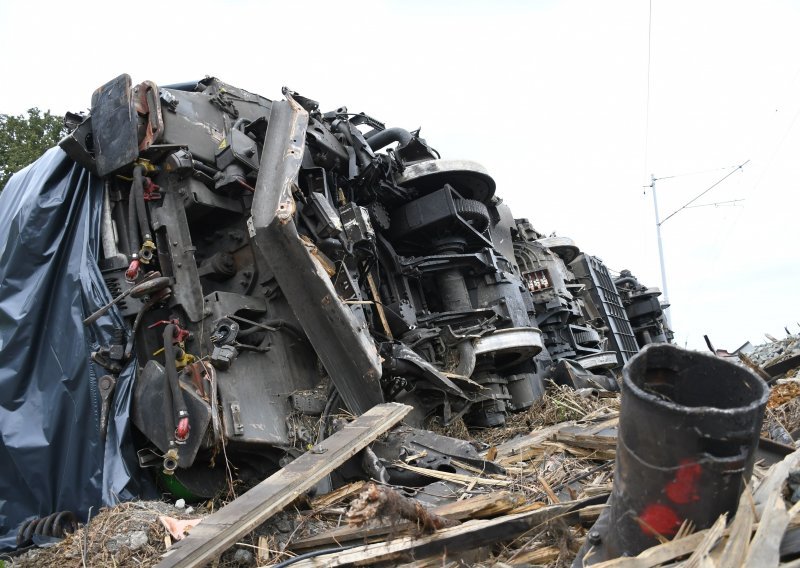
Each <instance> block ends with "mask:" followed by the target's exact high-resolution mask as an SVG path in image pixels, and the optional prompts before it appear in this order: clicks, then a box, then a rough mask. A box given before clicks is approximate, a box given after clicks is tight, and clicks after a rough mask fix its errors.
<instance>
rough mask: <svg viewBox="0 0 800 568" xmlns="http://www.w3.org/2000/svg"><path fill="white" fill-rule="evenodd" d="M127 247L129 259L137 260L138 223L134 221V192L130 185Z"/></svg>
mask: <svg viewBox="0 0 800 568" xmlns="http://www.w3.org/2000/svg"><path fill="white" fill-rule="evenodd" d="M128 241H129V243H128V246H129V247H130V256H131V259H134V258H139V247H140V246H141V243H140V241H139V223H138V222H137V221H136V192H135V191H134V190H133V184H131V192H130V195H129V196H128Z"/></svg>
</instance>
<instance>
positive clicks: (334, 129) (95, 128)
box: [61, 75, 667, 488]
mask: <svg viewBox="0 0 800 568" xmlns="http://www.w3.org/2000/svg"><path fill="white" fill-rule="evenodd" d="M283 94H284V97H285V100H281V101H270V100H268V99H266V98H264V97H261V96H259V95H255V94H252V93H249V92H247V91H244V90H242V89H239V88H236V87H233V86H230V85H227V84H225V83H223V82H221V81H219V80H217V79H215V78H206V79H204V80H202V81H200V82H199V83H197V84H194V83H192V84H187V85H176V86H171V87H163V88H159V87H158V86H157V85H155V84H154V83H152V82H149V81H147V82H143V83H141V84H139V85H133V84H132V82H131V79H130V77H129V76H127V75H121V76H120V77H117V78H116V79H114V80H113V81H110V82H109V83H107V84H106V85H103V86H102V87H100V88H99V89H98V90H97V91H96V92H95V93H94V96H93V98H92V108H91V114H90V115H89V116H86V117H83V116H77V115H71V116H70V117H68V118H71V119H72V121H73V122H74V124H73V126H74V130H73V131H72V133H71V134H70V135H69V136H68V137H67V138H65V140H64V141H62V143H61V146H62V148H63V149H64V150H65V151H66V152H67V153H68V154H69V155H70V157H72V158H73V159H74V160H76V161H77V162H79V163H81V164H82V165H84V166H85V167H87V168H88V169H89V170H90V171H92V172H93V173H95V174H97V175H98V176H101V177H103V179H104V180H105V184H106V194H105V203H104V209H103V212H102V220H103V223H102V260H101V268H102V269H103V272H104V277H105V281H106V284H107V285H108V288H109V290H110V291H111V292H112V295H114V296H123V297H122V298H120V299H119V301H118V302H117V307H118V308H119V310H120V313H121V314H122V316H123V317H124V318H125V319H126V321H127V324H128V325H127V329H124V330H123V329H120V335H119V342H118V344H116V345H108V346H106V347H104V348H102V349H100V350H99V351H98V352H96V353H94V354H93V358H94V360H95V361H96V362H98V363H100V364H102V365H103V366H104V367H106V368H107V369H108V371H109V375H108V377H107V380H105V381H101V390H102V386H103V385H105V388H106V390H109V391H110V390H113V387H114V374H115V373H118V372H119V371H120V370H121V369H122V368H123V367H124V366H125V365H126V364H128V362H129V361H130V360H131V359H132V358H135V360H136V362H137V365H138V379H137V381H136V385H135V392H134V400H133V409H132V416H133V421H134V423H135V425H136V426H137V428H138V429H139V430H140V431H141V432H142V433H143V434H144V437H145V438H146V440H147V442H146V444H145V445H147V446H150V447H154V451H153V453H152V454H148V452H147V451H146V449H144V450H142V451H141V452H140V460H141V461H142V462H143V463H146V462H148V461H150V458H152V457H153V456H156V455H157V456H159V457H158V460H159V465H162V462H161V461H160V460H161V459H162V458H163V469H164V470H165V471H166V472H168V473H175V474H180V476H182V478H181V480H180V481H181V482H182V483H184V484H188V485H191V486H192V487H194V488H197V487H199V486H202V485H204V483H206V482H208V483H210V484H211V485H214V483H216V482H219V480H221V479H224V474H223V470H222V467H224V466H222V465H220V464H221V462H222V461H224V460H216V461H215V459H214V458H215V456H216V455H217V453H218V452H219V451H220V450H221V449H225V451H226V455H227V458H228V459H230V460H232V461H235V462H236V464H237V467H238V472H239V475H240V476H246V475H247V474H248V472H249V473H251V474H252V475H253V477H255V478H259V479H260V478H262V477H263V476H264V474H265V473H266V472H267V471H270V470H273V469H274V468H275V467H276V466H277V465H278V464H281V463H283V462H282V460H283V458H284V456H286V455H287V453H288V454H290V455H297V454H298V453H300V452H301V450H302V449H303V448H305V447H307V446H308V445H309V444H312V443H314V442H315V441H319V437H320V436H321V435H324V433H325V432H324V429H323V432H322V433H317V432H315V431H313V429H310V428H308V427H307V426H304V424H307V422H304V420H303V417H304V416H308V417H313V420H314V421H317V420H318V417H321V418H322V423H323V424H324V425H326V426H327V425H328V423H329V421H330V417H331V415H332V414H333V412H334V411H336V410H337V409H338V408H339V407H340V406H341V407H342V408H345V409H347V410H349V411H350V412H352V413H354V414H362V413H364V412H365V411H367V410H368V409H370V408H371V407H373V406H374V405H376V404H379V403H381V402H384V401H399V402H404V403H407V404H410V405H412V406H414V408H415V412H414V415H413V416H412V417H411V418H410V419H409V420H410V421H411V423H412V424H414V425H417V426H422V425H423V424H424V419H425V418H426V417H429V416H431V415H439V416H441V417H442V420H443V421H444V422H445V423H447V422H450V421H452V420H453V419H455V418H457V417H463V418H464V419H465V421H466V422H467V424H468V425H470V426H477V427H487V426H498V425H502V424H503V423H504V421H505V416H506V413H508V412H511V411H520V410H524V409H526V408H528V407H530V406H531V405H532V404H533V402H534V401H535V400H536V399H537V398H539V397H540V396H541V394H542V393H543V391H544V387H543V380H544V379H545V378H550V377H558V376H563V375H564V374H565V373H566V376H567V377H568V379H567V380H568V381H570V382H571V383H572V384H576V385H577V384H578V383H580V384H584V383H585V382H586V380H588V384H590V385H595V386H596V385H598V384H599V385H600V386H603V385H605V386H606V387H616V380H615V379H614V374H613V372H614V371H615V370H618V369H619V368H620V367H621V366H622V365H623V364H624V363H625V362H627V360H628V359H629V358H630V357H631V356H632V355H633V354H635V353H636V352H637V351H638V345H637V342H636V339H639V343H640V344H643V343H648V342H650V341H664V340H666V339H667V335H666V334H665V333H663V326H662V327H660V328H659V329H661V330H662V332H661V333H657V332H654V331H652V330H651V328H652V325H651V323H650V321H649V320H647V317H649V314H651V313H654V312H655V307H654V306H653V301H654V298H655V296H653V295H652V294H650V293H649V292H648V293H645V294H640V293H639V292H638V291H634V292H632V293H629V292H627V288H624V290H626V291H625V292H624V294H625V295H624V298H625V299H624V300H621V298H620V296H619V294H618V292H617V287H616V286H615V285H614V282H613V281H612V280H611V278H610V276H609V274H608V270H607V269H606V268H605V266H604V265H603V264H602V262H601V261H599V259H597V258H595V257H592V256H589V255H585V254H582V253H580V251H579V250H578V248H577V247H576V246H575V245H574V243H572V242H571V241H570V240H569V239H564V238H558V237H548V238H545V237H544V236H543V235H541V234H539V233H537V232H536V231H535V230H534V229H533V228H532V227H531V226H530V224H529V223H528V222H527V221H525V220H518V221H515V220H514V218H513V215H512V214H511V211H510V210H509V209H508V207H507V206H505V205H504V204H503V203H502V201H501V200H500V199H498V198H497V197H496V196H495V183H494V181H493V179H492V178H491V177H490V176H489V174H488V173H487V172H486V170H485V169H484V168H482V167H481V166H480V165H478V164H476V163H473V162H468V161H459V160H449V159H442V158H441V157H440V156H439V154H438V152H436V150H434V149H433V148H432V147H431V146H429V145H428V144H427V142H426V141H425V140H424V139H422V138H421V137H420V134H419V131H416V132H408V131H406V130H403V129H401V128H386V127H385V126H384V124H383V123H381V122H379V121H377V120H375V119H374V118H371V117H370V116H367V115H365V114H363V113H359V114H355V113H351V112H349V111H348V109H347V108H345V107H341V108H338V109H336V110H333V111H330V112H322V111H321V110H320V109H319V105H318V103H317V102H315V101H313V100H311V99H308V98H305V97H303V96H300V95H299V94H297V93H294V92H292V91H289V90H286V89H284V92H283ZM622 280H623V282H622V285H624V286H627V283H628V282H629V281H630V280H629V279H628V280H626V279H624V278H623V279H622ZM617 285H618V286H619V285H620V281H619V280H618V281H617ZM639 297H643V298H644V299H645V300H646V301H647V306H648V309H650V310H651V311H650V312H647V313H645V312H644V311H642V310H639V311H636V309H634V311H635V312H636V314H638V315H637V316H636V318H634V319H633V321H635V322H636V323H635V330H632V329H631V325H630V323H629V321H628V315H626V313H625V310H624V309H623V303H627V304H626V306H627V309H628V314H631V309H632V306H634V307H638V306H640V305H641V304H642V303H643V302H639V301H638V300H637V298H639ZM632 302H633V303H632ZM656 303H657V302H656ZM659 308H660V307H659ZM640 312H641V314H640ZM639 315H641V317H639ZM631 317H633V316H631ZM87 319H88V320H91V318H87ZM640 320H641V321H640ZM634 331H635V333H636V336H635V338H636V339H635V338H634ZM645 339H647V340H646V341H645ZM544 347H546V349H544V350H543V348H544ZM559 364H560V365H561V366H562V367H563V369H562V370H561V372H559V368H558V365H559ZM576 377H584V379H585V380H584V381H583V382H580V381H576ZM586 377H588V379H586ZM592 377H601V380H598V381H595V382H592V380H591V378H592ZM104 379H105V378H104ZM107 399H108V396H105V397H104V400H107ZM148 455H149V456H150V458H149V457H148ZM213 463H216V464H217V466H216V467H215V468H209V467H208V466H209V464H213ZM209 472H217V473H209ZM215 476H216V477H215ZM215 480H216V481H215Z"/></svg>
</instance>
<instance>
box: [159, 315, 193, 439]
mask: <svg viewBox="0 0 800 568" xmlns="http://www.w3.org/2000/svg"><path fill="white" fill-rule="evenodd" d="M175 331H176V328H175V324H172V323H169V324H167V325H166V326H164V336H163V337H164V368H165V369H166V372H167V382H168V383H169V388H170V391H171V392H172V411H173V412H174V414H175V441H176V442H178V443H182V442H185V441H186V438H187V437H188V436H189V410H188V408H187V407H186V401H185V400H184V398H183V392H182V391H181V386H180V382H179V380H178V369H177V368H176V367H175V344H174V343H173V340H174V338H175Z"/></svg>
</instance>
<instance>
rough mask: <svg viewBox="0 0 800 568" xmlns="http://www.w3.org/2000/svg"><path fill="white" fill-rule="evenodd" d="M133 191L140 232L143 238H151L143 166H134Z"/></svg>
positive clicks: (144, 239)
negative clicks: (145, 200) (145, 201)
mask: <svg viewBox="0 0 800 568" xmlns="http://www.w3.org/2000/svg"><path fill="white" fill-rule="evenodd" d="M131 192H132V193H133V194H134V198H135V200H136V218H137V220H138V222H139V232H140V233H141V235H142V240H143V241H146V240H150V238H151V236H150V224H149V223H148V222H147V209H146V207H145V204H144V168H143V167H142V166H136V167H135V168H133V184H132V185H131Z"/></svg>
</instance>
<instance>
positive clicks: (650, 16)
mask: <svg viewBox="0 0 800 568" xmlns="http://www.w3.org/2000/svg"><path fill="white" fill-rule="evenodd" d="M652 37H653V0H650V2H649V8H648V12H647V95H646V98H645V111H644V174H643V175H647V158H648V151H649V142H650V64H651V60H652V57H651V46H652Z"/></svg>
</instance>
